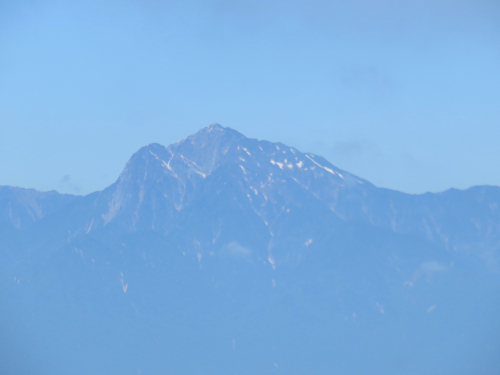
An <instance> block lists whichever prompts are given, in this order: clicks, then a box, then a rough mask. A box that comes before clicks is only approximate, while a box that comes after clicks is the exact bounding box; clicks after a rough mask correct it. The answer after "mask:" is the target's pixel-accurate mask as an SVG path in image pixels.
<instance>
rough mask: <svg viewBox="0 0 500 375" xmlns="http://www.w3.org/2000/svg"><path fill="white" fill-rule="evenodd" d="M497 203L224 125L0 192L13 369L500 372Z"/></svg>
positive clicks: (4, 305)
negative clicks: (45, 185) (75, 181)
mask: <svg viewBox="0 0 500 375" xmlns="http://www.w3.org/2000/svg"><path fill="white" fill-rule="evenodd" d="M499 203H500V188H498V187H493V186H480V187H474V188H471V189H468V190H465V191H460V190H456V189H451V190H448V191H446V192H443V193H440V194H431V193H427V194H423V195H409V194H404V193H401V192H397V191H392V190H389V189H381V188H378V187H376V186H374V185H372V184H371V183H369V182H368V181H366V180H363V179H362V178H359V177H357V176H355V175H352V174H350V173H348V172H346V171H343V170H340V169H338V168H336V167H335V166H333V165H332V164H330V163H329V162H328V161H327V160H325V159H324V158H322V157H320V156H317V155H314V154H311V153H302V152H300V151H298V150H297V149H295V148H291V147H288V146H285V145H283V144H281V143H271V142H267V141H260V140H255V139H249V138H246V137H244V136H243V135H242V134H240V133H238V132H237V131H235V130H232V129H230V128H223V127H221V126H220V125H217V124H214V125H211V126H209V127H207V128H204V129H202V130H200V131H199V132H198V133H196V134H194V135H191V136H189V137H187V138H186V139H184V140H182V141H180V142H178V143H176V144H173V145H170V146H168V147H164V146H161V145H159V144H149V145H147V146H145V147H143V148H141V149H140V150H139V151H138V152H136V153H135V154H134V155H132V157H131V158H130V160H129V161H128V162H127V164H126V166H125V168H124V170H123V172H122V173H121V174H120V176H119V177H118V179H117V181H116V182H115V183H114V184H112V185H111V186H109V187H107V188H106V189H104V190H103V191H100V192H95V193H92V194H89V195H87V196H85V197H74V196H63V195H59V194H57V193H55V192H49V193H39V192H34V191H28V190H23V189H19V188H10V187H3V188H0V218H1V221H0V222H1V223H3V224H2V225H5V228H7V229H6V230H8V233H9V235H2V237H1V238H0V249H1V254H2V257H3V259H4V261H3V262H2V264H1V265H0V266H1V269H2V273H1V275H3V276H2V278H1V280H0V287H1V289H0V291H1V293H2V294H1V295H0V297H1V298H0V308H1V309H0V312H2V321H3V323H2V325H1V327H0V328H1V329H2V330H3V332H4V333H5V337H6V338H7V339H6V340H5V341H4V347H3V348H0V349H3V350H0V352H3V353H5V355H4V357H5V358H3V361H2V363H4V367H5V370H4V372H5V373H9V372H10V373H16V372H17V373H24V374H30V373H36V374H43V373H50V374H57V373H61V374H87V373H96V374H112V373H125V374H127V373H130V374H136V373H142V374H162V373H176V374H226V373H227V374H229V373H231V374H234V373H238V374H255V373H262V374H271V373H272V374H274V373H280V372H281V373H287V374H324V373H342V374H358V373H372V374H378V373H380V374H382V373H383V374H421V373H428V374H460V373H464V374H465V373H469V372H470V371H472V369H474V372H476V373H477V372H479V373H482V374H497V373H498V372H499V370H500V363H499V361H498V360H497V359H496V358H497V356H496V355H495V353H498V351H499V349H500V345H499V344H500V343H499V342H498V340H497V339H496V337H498V333H500V331H499V329H500V325H499V323H500V320H499V319H498V316H500V315H498V313H499V312H500V311H499V310H500V304H499V302H500V300H499V297H500V294H499V293H498V292H499V291H500V277H499V271H500V270H499V265H500V263H499V251H498V248H499V243H500V242H499V238H498V234H499V233H500V227H499V225H500V216H499V211H498V204H499ZM11 212H12V213H11ZM16 220H17V221H16ZM21 223H22V225H21ZM3 233H7V232H3ZM26 353H32V354H30V355H27V354H26ZM89 358H90V359H89Z"/></svg>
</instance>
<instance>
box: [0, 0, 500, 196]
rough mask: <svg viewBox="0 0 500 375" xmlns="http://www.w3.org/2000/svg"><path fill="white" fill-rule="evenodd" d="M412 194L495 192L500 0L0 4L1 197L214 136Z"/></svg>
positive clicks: (100, 181)
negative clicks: (301, 155)
mask: <svg viewBox="0 0 500 375" xmlns="http://www.w3.org/2000/svg"><path fill="white" fill-rule="evenodd" d="M214 122H217V123H220V124H221V125H222V126H228V127H231V128H234V129H236V130H238V131H240V132H242V133H243V134H245V135H246V136H249V137H253V138H259V139H267V140H270V141H281V142H283V143H286V144H288V145H290V146H294V147H296V148H298V149H299V150H301V151H309V152H313V153H316V154H319V155H322V156H324V157H326V158H327V159H328V160H330V161H331V162H332V163H333V164H334V165H336V166H338V167H340V168H343V169H345V170H348V171H350V172H352V173H354V174H357V175H359V176H360V177H363V178H366V179H367V180H369V181H371V182H373V183H374V184H376V185H378V186H383V187H389V188H393V189H397V190H402V191H405V192H409V193H421V192H425V191H442V190H445V189H447V188H450V187H457V188H467V187H469V186H472V185H479V184H491V185H500V168H499V166H498V165H499V163H498V161H499V160H500V147H499V141H500V1H498V0H490V1H487V0H470V1H460V0H450V1H439V0H418V1H404V0H394V1H389V0H387V1H385V0H372V1H369V0H352V1H345V0H343V1H334V0H333V1H321V0H308V1H294V0H286V1H273V0H266V1H260V0H259V1H256V0H254V1H249V0H248V1H238V0H212V1H210V0H206V1H190V0H183V1H167V0H166V1H155V0H119V1H118V0H117V1H113V0H111V1H105V0H99V1H91V0H90V1H52V0H46V1H36V0H31V1H22V0H20V1H7V0H0V166H1V170H0V185H16V186H21V187H33V188H36V189H38V190H52V189H55V190H58V191H60V192H69V193H77V194H87V193H90V192H92V191H95V190H101V189H103V188H105V187H106V186H107V185H109V184H111V183H112V182H114V180H115V179H116V178H117V177H118V175H119V173H120V172H121V170H122V168H123V166H124V164H125V163H126V161H127V160H128V158H129V157H130V156H131V155H132V153H134V152H135V151H137V150H138V149H139V148H140V147H141V146H143V145H145V144H147V143H151V142H158V143H161V144H164V145H168V144H170V143H174V142H177V141H178V140H180V139H182V138H184V137H186V136H187V135H189V134H191V133H194V132H196V131H197V130H198V129H200V128H202V127H205V126H207V125H209V124H211V123H214Z"/></svg>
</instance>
